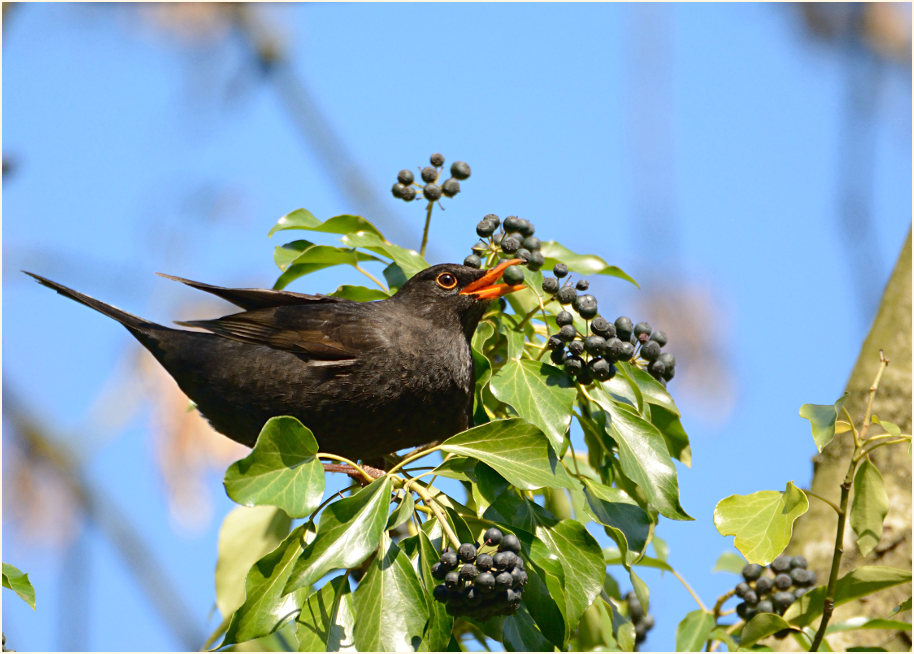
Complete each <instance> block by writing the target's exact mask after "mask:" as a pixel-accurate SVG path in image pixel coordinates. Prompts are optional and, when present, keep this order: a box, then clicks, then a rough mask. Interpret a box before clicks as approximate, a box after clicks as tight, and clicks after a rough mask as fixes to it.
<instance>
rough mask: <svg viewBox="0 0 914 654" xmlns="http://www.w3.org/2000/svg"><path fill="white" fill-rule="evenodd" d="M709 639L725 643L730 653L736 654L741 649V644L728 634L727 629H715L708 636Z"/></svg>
mask: <svg viewBox="0 0 914 654" xmlns="http://www.w3.org/2000/svg"><path fill="white" fill-rule="evenodd" d="M708 637H709V638H711V639H713V640H719V641H721V642H722V643H724V644H725V645H726V646H727V650H728V651H730V652H735V651H737V650H738V649H739V644H738V643H737V642H736V641H735V640H734V639H733V637H732V636H731V635H730V634H729V633H727V628H726V627H714V629H712V630H711V633H710V634H708Z"/></svg>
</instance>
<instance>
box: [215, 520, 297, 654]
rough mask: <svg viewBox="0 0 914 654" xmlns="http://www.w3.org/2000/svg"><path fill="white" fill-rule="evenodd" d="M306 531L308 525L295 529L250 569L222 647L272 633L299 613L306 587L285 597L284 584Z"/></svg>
mask: <svg viewBox="0 0 914 654" xmlns="http://www.w3.org/2000/svg"><path fill="white" fill-rule="evenodd" d="M304 534H305V525H301V526H299V527H297V528H295V529H294V530H292V533H291V534H289V535H288V536H287V537H286V539H285V540H284V541H283V542H282V543H281V544H280V546H279V547H277V548H276V549H274V550H273V551H272V552H270V553H269V554H267V555H266V556H264V557H262V558H261V559H260V560H258V561H257V563H255V564H254V567H252V568H251V569H250V571H249V572H248V576H247V578H246V579H245V582H244V589H245V599H244V603H243V604H242V605H241V606H240V607H239V608H238V609H237V610H236V611H235V613H234V614H233V615H232V619H231V622H230V623H229V626H228V629H227V630H226V632H225V637H224V639H223V641H222V644H221V645H220V647H225V646H227V645H233V644H235V643H240V642H243V641H246V640H253V639H254V638H260V637H261V636H266V635H267V634H271V633H273V632H274V631H275V630H276V629H277V628H279V627H280V626H281V625H283V624H284V623H285V622H287V621H288V620H289V619H290V618H292V617H293V616H294V615H295V614H296V613H297V612H298V609H299V606H300V605H301V602H302V600H303V599H304V597H305V595H306V591H305V589H302V590H301V591H300V592H299V593H295V594H293V595H286V596H283V587H284V586H285V584H286V581H287V580H288V579H289V575H291V574H292V569H293V566H294V564H295V561H296V559H297V558H298V556H299V554H301V551H302V537H303V536H304Z"/></svg>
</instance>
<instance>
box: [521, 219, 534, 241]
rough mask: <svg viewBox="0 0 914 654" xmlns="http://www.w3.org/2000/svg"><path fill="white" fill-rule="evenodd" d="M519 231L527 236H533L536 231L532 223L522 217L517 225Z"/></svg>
mask: <svg viewBox="0 0 914 654" xmlns="http://www.w3.org/2000/svg"><path fill="white" fill-rule="evenodd" d="M517 231H519V232H520V233H521V234H523V236H524V237H525V238H526V237H528V236H533V232H534V231H536V230H535V228H534V227H533V223H531V222H530V221H529V220H527V219H526V218H521V219H520V222H519V224H518V225H517Z"/></svg>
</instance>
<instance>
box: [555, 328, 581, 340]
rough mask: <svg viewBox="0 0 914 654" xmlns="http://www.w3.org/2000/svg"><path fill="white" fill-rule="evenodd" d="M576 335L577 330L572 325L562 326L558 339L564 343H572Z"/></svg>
mask: <svg viewBox="0 0 914 654" xmlns="http://www.w3.org/2000/svg"><path fill="white" fill-rule="evenodd" d="M577 334H578V330H576V329H575V328H574V325H562V328H561V329H560V330H559V338H561V339H562V340H563V341H565V342H566V343H568V342H570V341H573V340H574V337H575V336H577Z"/></svg>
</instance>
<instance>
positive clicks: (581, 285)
mask: <svg viewBox="0 0 914 654" xmlns="http://www.w3.org/2000/svg"><path fill="white" fill-rule="evenodd" d="M574 287H575V288H576V289H578V290H579V291H586V290H587V289H588V288H590V282H588V281H587V280H586V279H579V280H578V283H577V284H575V285H574Z"/></svg>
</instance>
